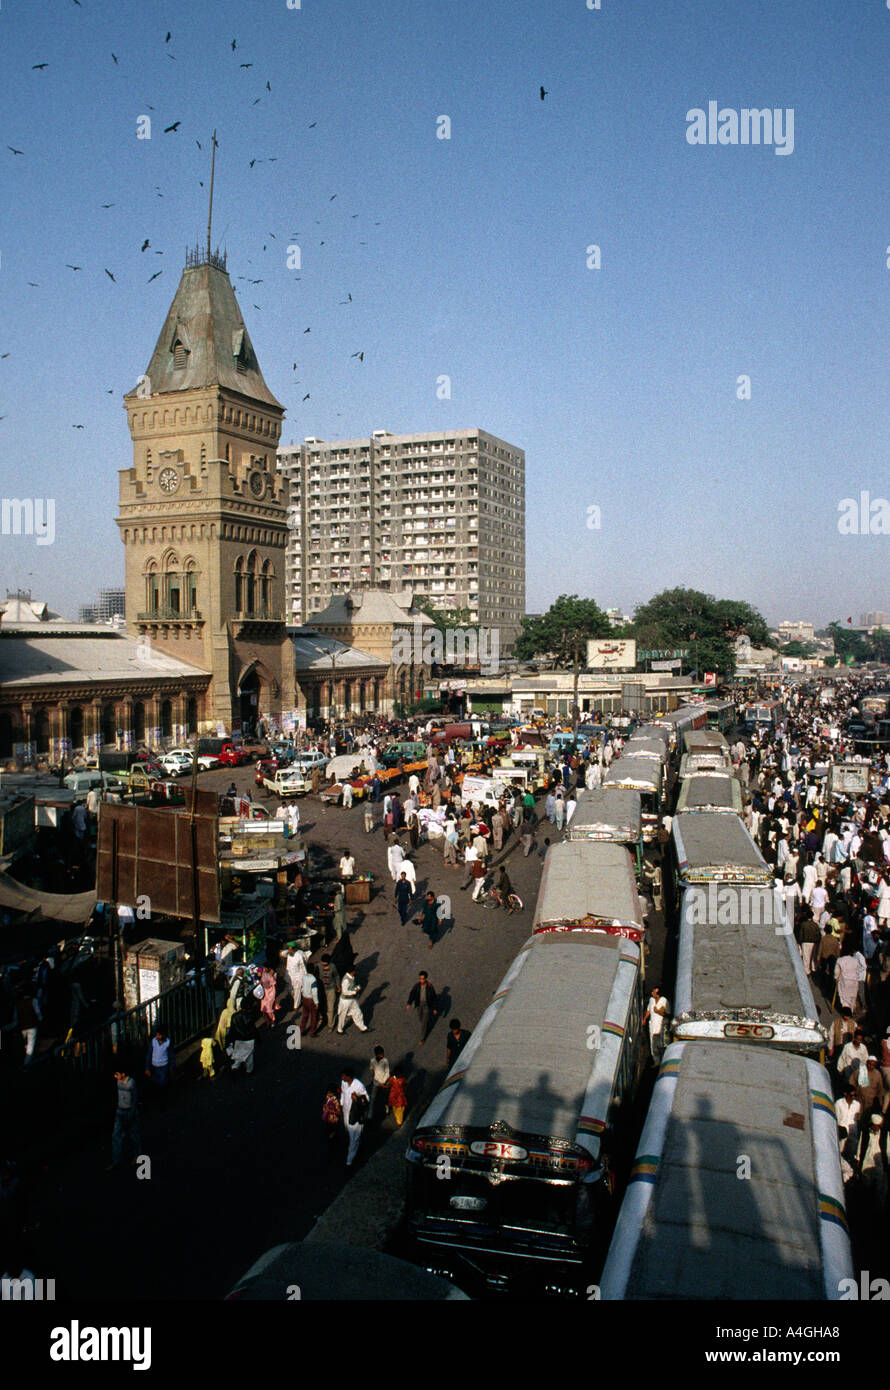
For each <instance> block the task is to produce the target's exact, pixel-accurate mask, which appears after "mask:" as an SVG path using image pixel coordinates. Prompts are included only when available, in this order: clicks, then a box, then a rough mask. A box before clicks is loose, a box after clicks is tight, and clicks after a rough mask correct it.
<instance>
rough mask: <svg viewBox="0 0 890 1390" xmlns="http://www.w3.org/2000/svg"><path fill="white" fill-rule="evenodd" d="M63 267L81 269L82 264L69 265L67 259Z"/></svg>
mask: <svg viewBox="0 0 890 1390" xmlns="http://www.w3.org/2000/svg"><path fill="white" fill-rule="evenodd" d="M65 268H66V269H67V270H83V266H82V265H69V264H68V262H67V261H66V262H65Z"/></svg>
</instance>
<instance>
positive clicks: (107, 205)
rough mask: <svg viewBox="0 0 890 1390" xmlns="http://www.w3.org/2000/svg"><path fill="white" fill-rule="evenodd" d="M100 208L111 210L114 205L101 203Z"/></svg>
mask: <svg viewBox="0 0 890 1390" xmlns="http://www.w3.org/2000/svg"><path fill="white" fill-rule="evenodd" d="M102 206H103V208H113V207H114V203H103V204H102Z"/></svg>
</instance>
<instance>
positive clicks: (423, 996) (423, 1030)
mask: <svg viewBox="0 0 890 1390" xmlns="http://www.w3.org/2000/svg"><path fill="white" fill-rule="evenodd" d="M427 896H428V897H429V896H431V895H430V894H428V895H427ZM437 1004H438V996H437V994H436V991H435V990H434V989H433V986H432V985H431V984H430V977H429V975H428V974H427V972H426V971H425V970H421V972H420V974H419V975H418V977H417V983H416V984H415V985H414V986H413V988H412V990H411V993H410V994H409V995H408V1003H407V1004H406V1005H405V1008H406V1009H410V1008H412V1007H413V1008H415V1009H416V1010H417V1023H418V1027H419V1028H420V1046H421V1047H423V1045H424V1043H425V1042H426V1035H427V1032H428V1030H429V1026H430V1022H431V1021H432V1022H435V1019H436V1016H437V1014H438V1009H437V1007H436V1006H437Z"/></svg>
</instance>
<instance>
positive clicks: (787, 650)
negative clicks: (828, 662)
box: [779, 641, 816, 658]
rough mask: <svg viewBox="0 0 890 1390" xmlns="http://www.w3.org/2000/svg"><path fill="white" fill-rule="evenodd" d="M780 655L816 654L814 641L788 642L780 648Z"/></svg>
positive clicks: (804, 655)
mask: <svg viewBox="0 0 890 1390" xmlns="http://www.w3.org/2000/svg"><path fill="white" fill-rule="evenodd" d="M779 655H780V656H799V657H803V658H806V657H810V656H815V655H816V648H815V647H814V646H813V644H812V642H796V641H795V642H786V643H785V645H784V647H780V648H779Z"/></svg>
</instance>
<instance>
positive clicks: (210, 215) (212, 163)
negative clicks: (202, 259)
mask: <svg viewBox="0 0 890 1390" xmlns="http://www.w3.org/2000/svg"><path fill="white" fill-rule="evenodd" d="M211 145H212V148H213V153H212V154H211V156H210V205H209V207H208V209H207V259H208V261H209V260H210V223H211V222H212V220H213V176H214V173H215V171H216V131H214V132H213V136H212V139H211Z"/></svg>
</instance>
